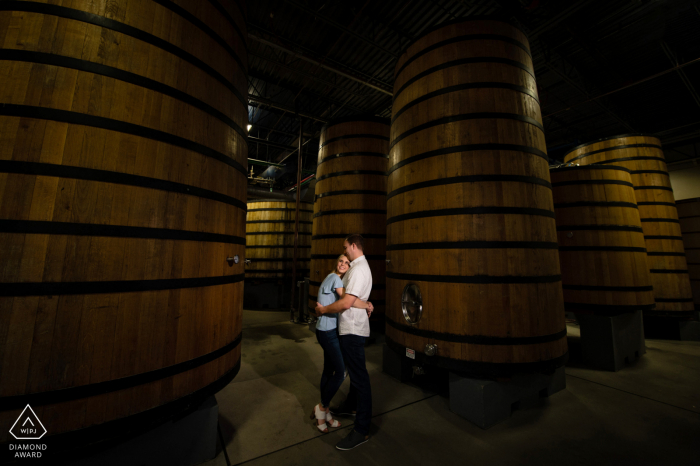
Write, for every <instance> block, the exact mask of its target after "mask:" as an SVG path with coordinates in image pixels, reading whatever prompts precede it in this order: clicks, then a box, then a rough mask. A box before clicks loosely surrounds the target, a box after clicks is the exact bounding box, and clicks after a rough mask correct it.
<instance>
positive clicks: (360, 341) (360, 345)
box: [340, 335, 372, 435]
mask: <svg viewBox="0 0 700 466" xmlns="http://www.w3.org/2000/svg"><path fill="white" fill-rule="evenodd" d="M340 348H341V349H342V350H343V359H345V367H347V368H348V375H350V392H349V393H348V398H347V399H346V400H345V406H347V407H353V406H356V407H357V408H356V410H357V416H356V417H355V430H356V431H358V432H359V433H361V434H362V435H369V424H370V422H371V420H372V387H371V386H370V384H369V373H368V372H367V366H366V365H365V337H361V336H359V335H341V336H340Z"/></svg>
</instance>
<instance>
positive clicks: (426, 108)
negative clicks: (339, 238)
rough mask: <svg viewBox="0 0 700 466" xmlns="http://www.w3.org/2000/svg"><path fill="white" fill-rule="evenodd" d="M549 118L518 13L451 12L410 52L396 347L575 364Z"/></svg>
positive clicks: (395, 242)
mask: <svg viewBox="0 0 700 466" xmlns="http://www.w3.org/2000/svg"><path fill="white" fill-rule="evenodd" d="M541 120H542V119H541V115H540V109H539V99H538V96H537V87H536V83H535V78H534V71H533V67H532V59H531V56H530V49H529V45H528V41H527V37H526V36H525V35H524V34H523V33H522V32H521V31H519V30H518V29H517V28H516V27H514V26H512V25H511V24H509V23H507V22H503V21H499V20H489V19H469V18H467V19H460V20H455V21H452V22H449V23H446V24H442V25H439V26H437V27H435V28H433V29H431V30H429V31H428V32H427V33H425V34H423V35H422V36H421V37H420V38H418V39H416V41H415V42H414V43H413V44H412V45H410V46H409V47H408V49H407V50H406V52H405V53H404V54H403V55H401V57H400V58H399V60H398V63H397V65H396V73H395V83H394V102H393V106H392V123H391V144H390V152H389V176H388V179H387V192H388V194H387V258H388V259H389V263H388V266H387V311H386V313H387V315H386V323H387V324H386V325H387V328H386V342H387V345H388V346H389V347H390V348H392V349H393V350H394V351H396V352H397V353H399V354H402V355H403V354H405V353H406V349H407V348H408V349H413V350H415V352H416V358H417V359H421V358H422V359H423V361H424V362H426V363H432V364H436V365H439V366H442V367H445V368H448V369H451V370H456V371H466V372H469V373H472V374H480V375H496V374H513V373H515V372H529V371H551V370H554V369H555V368H556V367H559V366H561V365H563V364H564V361H565V360H566V357H567V346H566V328H565V321H564V309H563V298H562V290H561V275H560V270H559V258H558V253H557V243H556V226H555V222H554V210H553V204H552V192H551V185H550V180H549V163H548V158H547V154H546V144H545V140H544V131H543V127H542V122H541ZM409 284H415V285H417V286H419V287H420V292H421V298H422V306H423V308H424V309H425V310H426V311H424V313H423V316H422V318H421V319H420V320H418V321H417V322H416V323H414V324H409V323H408V322H406V320H405V319H404V315H403V309H402V296H403V291H404V289H405V288H406V286H407V285H409ZM426 348H432V349H431V350H430V353H432V354H434V355H433V356H427V355H426V354H427V353H426ZM435 348H439V351H435Z"/></svg>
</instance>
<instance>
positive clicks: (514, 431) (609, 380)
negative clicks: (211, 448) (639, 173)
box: [203, 311, 700, 466]
mask: <svg viewBox="0 0 700 466" xmlns="http://www.w3.org/2000/svg"><path fill="white" fill-rule="evenodd" d="M243 324H244V325H243V326H244V333H243V362H242V367H241V371H240V373H239V374H238V376H237V377H236V378H235V379H234V381H233V382H232V383H231V384H229V385H228V386H227V387H226V388H224V389H223V390H222V391H221V392H219V393H218V394H217V396H216V398H217V400H218V403H219V422H220V428H221V434H222V437H223V443H224V445H225V452H224V450H223V449H221V445H219V453H218V456H217V457H216V459H214V460H212V461H209V462H206V463H203V464H204V465H206V466H228V465H235V464H240V463H244V462H245V463H246V464H250V465H288V464H289V465H296V464H305V465H309V464H323V465H327V464H331V465H335V464H339V465H340V464H342V465H345V464H382V465H385V464H401V465H403V466H408V465H414V464H415V465H418V464H443V465H451V464H456V465H466V464H470V465H472V464H474V465H530V464H531V465H537V466H542V465H547V464H562V465H563V464H566V465H567V466H568V465H579V464H580V465H591V464H595V465H596V466H600V465H607V464H611V465H612V464H615V465H620V464H643V465H655V464H658V465H669V464H670V465H674V466H680V465H689V464H693V465H696V464H700V459H699V458H700V343H699V342H674V341H662V340H647V354H646V355H644V356H643V357H642V358H641V359H640V360H639V361H637V362H636V363H633V364H632V365H630V366H627V367H626V368H625V369H623V370H621V371H619V372H617V373H613V372H599V371H593V370H589V369H586V368H585V367H581V366H580V363H578V362H577V361H578V359H579V358H578V356H577V351H578V349H579V346H578V344H577V343H578V337H579V333H578V328H577V327H576V326H575V325H571V324H570V325H569V335H570V349H571V352H572V358H571V361H570V363H569V365H568V366H567V368H566V375H567V380H566V381H567V389H566V390H564V391H561V392H559V393H557V394H555V395H553V396H552V397H550V398H542V399H539V400H536V401H535V400H533V401H532V402H531V403H527V404H523V405H522V406H521V407H520V409H518V410H516V411H514V412H513V415H512V417H511V418H510V419H509V420H508V421H506V422H503V423H501V424H499V425H497V426H494V427H492V428H490V429H488V430H481V429H480V428H478V427H476V426H474V425H472V424H471V423H469V422H468V421H466V420H464V419H462V418H460V417H459V416H457V415H455V414H453V413H452V412H450V410H449V400H448V398H447V395H446V392H445V389H444V388H445V387H444V386H442V385H439V384H438V385H436V384H430V385H429V384H426V383H419V384H402V383H400V382H398V381H396V380H395V379H393V378H391V377H389V376H387V375H386V374H383V373H382V372H381V362H382V347H381V341H382V340H381V339H380V340H379V341H378V342H377V344H374V345H372V346H370V347H368V348H367V350H366V354H367V365H368V370H369V372H370V378H371V381H372V392H373V404H374V416H373V431H372V438H371V440H370V441H369V443H367V444H365V445H362V446H360V447H358V448H357V449H355V450H352V451H348V452H341V451H338V450H336V449H335V444H336V443H337V442H338V441H339V440H340V439H341V438H342V437H344V436H345V435H347V433H348V432H349V429H350V428H351V427H352V420H350V419H342V418H341V419H340V420H341V421H344V425H343V427H341V428H338V429H331V432H330V433H328V434H321V433H320V432H318V430H317V429H316V428H315V427H314V421H312V420H310V419H309V414H310V412H311V410H312V408H313V406H314V405H315V404H316V403H318V401H319V395H318V383H319V379H320V373H321V367H322V363H323V353H322V351H321V348H320V347H319V345H318V343H317V342H316V338H315V335H314V334H313V333H312V332H310V331H309V330H308V327H305V326H299V325H294V324H291V323H289V314H288V313H286V312H255V311H245V312H244V316H243ZM348 384H349V381H346V382H345V383H344V385H343V386H342V387H341V392H343V394H340V393H339V394H338V395H337V397H336V401H337V400H339V399H343V398H344V394H345V393H347V389H348V386H349V385H348ZM220 443H221V442H220Z"/></svg>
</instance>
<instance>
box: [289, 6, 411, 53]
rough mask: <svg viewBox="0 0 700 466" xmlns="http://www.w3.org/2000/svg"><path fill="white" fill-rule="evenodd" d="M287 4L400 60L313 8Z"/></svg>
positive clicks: (388, 51) (389, 51)
mask: <svg viewBox="0 0 700 466" xmlns="http://www.w3.org/2000/svg"><path fill="white" fill-rule="evenodd" d="M285 3H289V4H290V5H292V6H294V7H295V8H298V9H300V10H301V11H304V12H306V13H308V14H310V15H313V16H314V17H315V18H318V19H320V20H321V21H323V22H324V23H327V24H330V25H331V26H333V27H335V28H337V29H340V30H341V31H343V32H345V33H346V34H349V35H351V36H353V37H354V38H356V39H359V40H361V41H362V42H364V43H366V44H367V45H370V46H372V47H374V48H375V49H377V50H380V51H382V52H384V53H385V54H387V55H389V56H391V57H393V58H398V54H396V53H394V52H392V51H391V50H388V49H385V48H384V47H382V46H381V45H379V44H377V43H376V42H374V41H373V40H371V39H368V38H366V37H364V36H362V35H360V34H358V33H356V32H355V31H353V30H351V29H349V28H347V27H345V26H343V25H342V24H340V23H338V22H336V21H334V20H332V19H330V18H328V17H327V16H324V15H322V14H319V13H317V12H316V11H315V10H314V9H313V8H309V7H307V6H305V5H302V4H301V3H299V2H295V1H294V0H285Z"/></svg>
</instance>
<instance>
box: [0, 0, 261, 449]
mask: <svg viewBox="0 0 700 466" xmlns="http://www.w3.org/2000/svg"><path fill="white" fill-rule="evenodd" d="M219 1H220V4H221V9H218V8H217V7H216V6H215V5H214V4H212V3H210V2H196V1H193V0H183V1H178V2H177V5H176V4H175V2H152V1H142V0H130V1H126V0H114V1H110V2H58V3H62V5H59V4H54V3H57V2H52V3H39V2H3V3H4V4H7V6H8V7H7V8H4V9H3V11H0V36H2V37H8V38H9V37H10V36H9V35H11V34H13V33H12V32H11V31H21V40H20V39H17V40H14V39H12V40H10V39H8V40H7V41H5V42H4V43H3V44H2V54H3V61H2V66H3V70H8V72H7V73H2V76H1V77H0V139H1V140H2V141H3V143H2V148H0V153H2V156H0V172H2V177H0V178H1V179H2V182H1V183H2V188H1V189H0V192H2V193H3V195H2V204H1V207H0V218H1V220H2V221H1V222H0V228H2V230H0V236H1V241H2V243H3V247H2V248H0V263H1V264H2V267H1V271H0V321H2V322H5V323H7V324H8V325H9V327H7V326H4V328H5V332H4V333H3V335H10V337H9V338H1V339H0V341H2V343H1V344H2V347H1V348H0V354H4V355H5V356H4V362H2V363H0V364H2V383H0V419H1V420H2V423H1V424H2V425H8V426H9V425H12V423H13V422H14V420H15V419H17V417H18V415H19V414H20V412H21V411H22V410H23V409H24V408H25V406H26V405H27V404H29V405H31V407H32V409H33V410H34V411H35V412H36V415H37V416H38V417H39V419H41V422H42V423H43V424H44V426H45V427H46V430H47V431H48V433H47V436H46V437H44V440H46V439H50V438H51V437H52V436H54V435H55V436H58V437H60V438H61V442H57V443H56V444H55V446H54V445H52V447H51V448H52V451H53V452H54V453H55V452H56V451H57V450H60V449H61V448H69V445H74V444H75V443H76V442H72V441H68V440H69V439H70V438H71V436H72V435H75V438H76V439H79V442H77V443H80V445H81V447H82V446H83V445H85V444H86V443H88V442H90V443H96V442H98V441H100V440H103V439H104V438H106V437H118V436H120V435H124V434H125V433H127V432H131V433H135V432H138V430H139V429H146V428H149V427H151V426H153V425H155V424H157V423H162V422H164V421H165V420H167V419H169V418H172V417H173V416H176V415H180V414H181V413H182V412H183V411H184V410H186V409H189V408H190V407H191V406H194V405H196V404H198V403H199V402H200V401H201V400H203V399H204V398H206V397H208V396H211V394H213V393H215V392H216V391H217V390H219V389H221V388H222V387H223V386H225V385H226V384H227V383H228V382H229V381H230V380H231V379H232V378H233V377H234V376H235V375H236V373H237V372H238V369H239V367H240V354H241V353H240V348H241V347H240V341H241V313H242V312H241V311H242V297H243V296H242V295H243V264H242V263H239V264H234V265H233V266H229V264H228V260H227V258H230V257H235V256H243V253H244V247H245V208H246V205H245V196H246V165H247V143H246V137H247V135H246V131H245V126H246V124H247V120H248V118H247V100H246V98H245V97H244V96H245V95H246V94H247V86H248V79H247V50H246V34H247V33H246V26H245V11H243V10H241V8H244V3H241V4H239V2H235V1H231V0H219ZM81 6H83V7H84V8H85V9H86V10H85V11H84V10H82V9H80V8H81ZM149 18H150V23H149V21H148V19H149ZM204 25H206V26H204ZM7 332H9V333H7ZM133 416H136V417H137V418H138V421H134V418H133ZM7 439H8V433H7V431H3V432H2V433H0V442H2V441H4V440H7Z"/></svg>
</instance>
